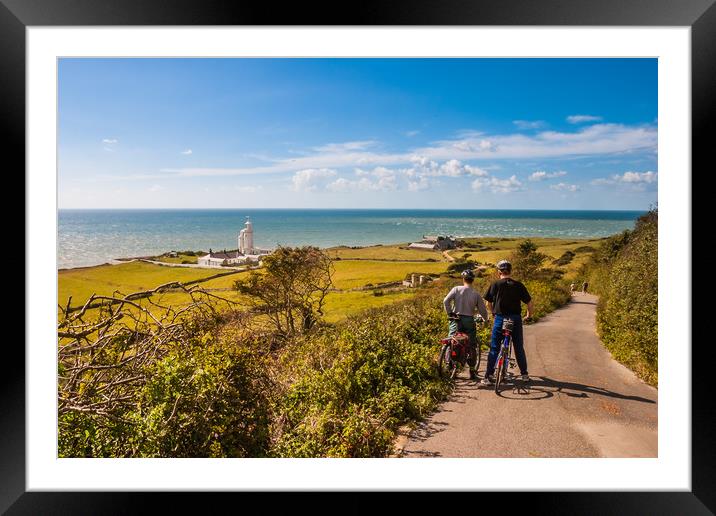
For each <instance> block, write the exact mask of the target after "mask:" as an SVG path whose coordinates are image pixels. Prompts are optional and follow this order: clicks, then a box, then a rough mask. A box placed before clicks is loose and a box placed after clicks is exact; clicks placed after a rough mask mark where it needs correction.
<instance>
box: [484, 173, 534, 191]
mask: <svg viewBox="0 0 716 516" xmlns="http://www.w3.org/2000/svg"><path fill="white" fill-rule="evenodd" d="M472 188H473V190H478V191H479V190H482V189H483V188H489V189H490V190H491V191H492V192H494V193H511V192H517V191H520V190H523V187H522V183H521V182H520V180H519V179H517V176H515V175H512V176H510V177H509V178H508V179H500V178H497V177H494V176H492V177H485V178H478V179H475V180H474V181H473V182H472Z"/></svg>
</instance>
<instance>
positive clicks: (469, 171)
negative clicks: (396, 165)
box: [405, 156, 488, 177]
mask: <svg viewBox="0 0 716 516" xmlns="http://www.w3.org/2000/svg"><path fill="white" fill-rule="evenodd" d="M411 161H412V162H413V166H412V167H411V168H408V169H405V174H406V175H407V176H408V177H422V176H430V177H441V176H444V177H463V176H478V177H480V176H487V175H488V174H487V171H485V170H483V169H481V168H480V167H475V166H472V165H464V164H463V163H462V162H461V161H459V160H456V159H450V160H448V161H446V162H444V163H443V164H442V165H440V164H438V162H436V161H434V160H431V159H428V158H427V157H425V156H413V157H412V158H411Z"/></svg>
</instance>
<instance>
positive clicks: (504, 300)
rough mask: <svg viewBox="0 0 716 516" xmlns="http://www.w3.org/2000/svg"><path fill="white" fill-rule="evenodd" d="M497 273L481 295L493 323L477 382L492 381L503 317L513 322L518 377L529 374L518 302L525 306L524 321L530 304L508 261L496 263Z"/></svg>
mask: <svg viewBox="0 0 716 516" xmlns="http://www.w3.org/2000/svg"><path fill="white" fill-rule="evenodd" d="M497 272H498V273H499V275H500V279H499V280H497V281H494V282H493V283H492V285H490V288H488V289H487V292H485V295H484V296H483V297H484V298H485V301H487V309H488V310H489V311H490V312H491V313H492V314H493V315H494V316H495V322H494V323H493V325H492V342H491V343H490V353H489V355H488V356H487V371H486V373H485V377H484V378H483V379H482V382H481V384H482V385H490V384H491V383H492V382H494V379H493V378H492V374H493V373H494V372H495V362H496V361H497V355H498V354H499V353H500V346H501V344H502V322H503V321H504V320H505V319H510V320H511V321H512V323H513V325H514V326H513V329H512V343H513V344H514V347H515V355H516V356H517V365H518V366H519V368H520V374H521V375H522V380H523V381H525V382H528V381H529V380H530V377H529V374H528V372H527V356H526V355H525V347H524V341H523V337H522V305H521V304H520V303H525V304H526V305H527V315H526V317H525V320H528V319H530V318H531V317H532V312H533V311H534V304H533V303H532V297H531V296H530V293H529V292H528V291H527V287H525V286H524V285H523V284H522V283H521V282H519V281H517V280H516V279H513V278H512V264H511V263H510V262H508V261H507V260H501V261H499V262H497Z"/></svg>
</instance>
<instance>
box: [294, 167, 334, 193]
mask: <svg viewBox="0 0 716 516" xmlns="http://www.w3.org/2000/svg"><path fill="white" fill-rule="evenodd" d="M334 176H336V171H335V170H331V169H327V168H308V169H305V170H299V171H298V172H296V173H295V174H294V175H293V178H291V182H292V183H293V189H294V190H296V191H297V192H310V191H313V190H315V189H316V188H318V185H319V184H320V183H323V182H324V181H325V180H326V179H330V178H332V177H334Z"/></svg>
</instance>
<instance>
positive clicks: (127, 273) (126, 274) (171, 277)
mask: <svg viewBox="0 0 716 516" xmlns="http://www.w3.org/2000/svg"><path fill="white" fill-rule="evenodd" d="M217 272H219V271H215V270H209V269H190V268H186V267H164V266H162V265H155V264H152V263H145V262H129V263H123V264H120V265H98V266H97V267H86V268H81V269H69V270H63V271H59V272H58V275H57V276H58V303H59V304H61V305H63V306H64V305H65V304H66V303H67V298H68V297H69V296H72V306H77V305H82V304H84V302H85V301H86V300H87V298H89V297H90V296H91V295H92V294H93V293H94V294H98V295H107V296H111V295H112V293H113V292H114V291H115V290H119V291H120V292H121V293H122V294H125V295H126V294H131V293H132V292H140V291H142V290H149V289H153V288H155V287H158V286H159V285H162V284H164V283H169V282H172V281H179V282H187V281H192V280H197V279H200V278H207V277H210V276H213V275H214V274H216V273H217Z"/></svg>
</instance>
